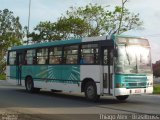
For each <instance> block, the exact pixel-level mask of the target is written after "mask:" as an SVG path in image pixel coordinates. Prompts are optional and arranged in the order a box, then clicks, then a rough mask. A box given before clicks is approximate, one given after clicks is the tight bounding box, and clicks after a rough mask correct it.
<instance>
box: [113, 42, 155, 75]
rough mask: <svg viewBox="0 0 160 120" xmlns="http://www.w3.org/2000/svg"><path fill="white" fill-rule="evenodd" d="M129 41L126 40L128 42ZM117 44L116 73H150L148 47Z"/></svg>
mask: <svg viewBox="0 0 160 120" xmlns="http://www.w3.org/2000/svg"><path fill="white" fill-rule="evenodd" d="M129 40H130V39H128V41H129ZM128 41H127V42H126V43H125V44H117V50H118V57H117V58H116V61H115V72H116V73H128V74H132V73H151V72H152V70H151V56H150V47H148V46H144V45H141V44H128V43H129V42H128Z"/></svg>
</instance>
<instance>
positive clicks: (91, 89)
mask: <svg viewBox="0 0 160 120" xmlns="http://www.w3.org/2000/svg"><path fill="white" fill-rule="evenodd" d="M85 97H86V99H87V100H90V101H94V102H96V101H98V100H99V98H100V96H99V95H97V87H96V84H95V83H94V82H92V81H89V82H87V83H86V85H85Z"/></svg>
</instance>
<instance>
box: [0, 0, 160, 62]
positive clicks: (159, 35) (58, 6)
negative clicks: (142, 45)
mask: <svg viewBox="0 0 160 120" xmlns="http://www.w3.org/2000/svg"><path fill="white" fill-rule="evenodd" d="M89 3H93V4H94V3H97V4H99V5H102V6H107V5H110V9H112V8H114V7H115V6H116V5H119V6H120V5H121V0H31V9H30V10H31V16H30V32H32V30H33V28H34V27H35V26H36V25H38V23H39V22H40V21H51V22H55V21H56V20H57V18H59V17H60V16H61V15H62V14H64V13H65V11H66V10H68V9H69V7H71V6H74V7H79V6H85V5H87V4H89ZM159 5H160V0H128V2H127V3H126V8H127V9H129V11H130V12H134V13H139V14H140V18H141V20H142V21H143V22H144V25H143V27H144V28H145V29H144V30H143V31H141V32H137V31H134V30H133V31H129V32H128V33H129V34H135V35H138V34H139V35H140V36H142V37H145V38H148V39H149V41H150V44H151V50H152V62H155V61H157V60H160V47H159V46H160V30H159V28H160V22H159V21H160V7H159ZM5 8H7V9H9V10H10V11H12V12H13V13H14V16H19V17H20V22H21V24H22V26H23V27H24V26H27V24H28V13H29V0H0V10H3V9H5Z"/></svg>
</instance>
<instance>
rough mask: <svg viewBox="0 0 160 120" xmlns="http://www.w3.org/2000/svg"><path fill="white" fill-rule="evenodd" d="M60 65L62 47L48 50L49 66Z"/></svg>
mask: <svg viewBox="0 0 160 120" xmlns="http://www.w3.org/2000/svg"><path fill="white" fill-rule="evenodd" d="M61 63H62V47H54V48H50V52H49V64H61Z"/></svg>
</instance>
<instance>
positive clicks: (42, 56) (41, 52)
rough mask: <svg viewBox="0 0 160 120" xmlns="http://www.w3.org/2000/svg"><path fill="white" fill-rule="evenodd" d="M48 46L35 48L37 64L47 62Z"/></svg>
mask: <svg viewBox="0 0 160 120" xmlns="http://www.w3.org/2000/svg"><path fill="white" fill-rule="evenodd" d="M47 61H48V48H41V49H38V50H37V64H47Z"/></svg>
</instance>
